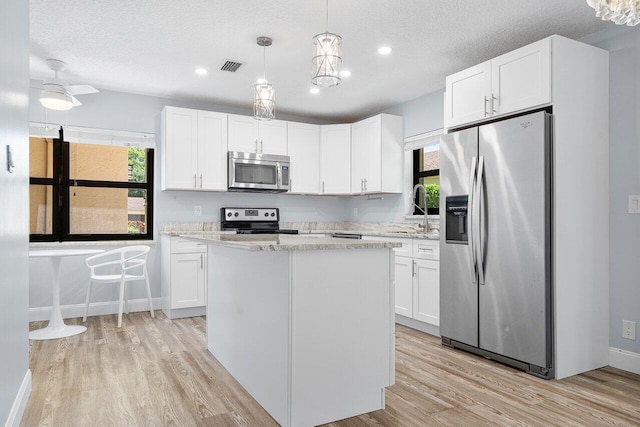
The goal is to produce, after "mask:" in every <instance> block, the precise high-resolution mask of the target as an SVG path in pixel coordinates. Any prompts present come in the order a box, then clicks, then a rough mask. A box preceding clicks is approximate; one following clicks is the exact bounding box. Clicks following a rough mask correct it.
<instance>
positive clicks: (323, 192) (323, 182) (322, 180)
mask: <svg viewBox="0 0 640 427" xmlns="http://www.w3.org/2000/svg"><path fill="white" fill-rule="evenodd" d="M322 193H323V194H324V180H322Z"/></svg>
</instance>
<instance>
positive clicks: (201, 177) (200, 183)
mask: <svg viewBox="0 0 640 427" xmlns="http://www.w3.org/2000/svg"><path fill="white" fill-rule="evenodd" d="M200 188H202V174H200Z"/></svg>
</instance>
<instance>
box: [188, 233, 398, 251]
mask: <svg viewBox="0 0 640 427" xmlns="http://www.w3.org/2000/svg"><path fill="white" fill-rule="evenodd" d="M206 234H208V235H206ZM180 236H181V237H184V238H185V239H189V240H194V241H197V242H203V243H207V244H212V245H217V246H222V247H227V248H233V249H243V250H248V251H264V252H270V251H320V250H340V249H385V248H388V249H393V248H399V247H401V246H402V244H401V243H397V242H377V241H372V240H360V239H335V238H331V237H326V238H322V237H317V238H316V237H314V238H309V237H305V236H295V235H267V236H271V237H264V236H265V235H262V236H263V237H256V236H255V235H253V236H252V235H241V236H239V237H238V240H223V235H222V234H220V233H215V232H213V233H198V234H192V233H189V234H181V235H180ZM273 236H278V237H273ZM251 239H254V240H251Z"/></svg>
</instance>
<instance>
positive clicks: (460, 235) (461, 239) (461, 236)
mask: <svg viewBox="0 0 640 427" xmlns="http://www.w3.org/2000/svg"><path fill="white" fill-rule="evenodd" d="M468 204H469V196H448V197H446V198H445V207H446V219H445V221H446V229H445V240H446V242H447V243H461V244H467V241H468V240H469V235H468V230H467V213H468Z"/></svg>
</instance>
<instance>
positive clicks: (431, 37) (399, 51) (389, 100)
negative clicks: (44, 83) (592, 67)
mask: <svg viewBox="0 0 640 427" xmlns="http://www.w3.org/2000/svg"><path fill="white" fill-rule="evenodd" d="M30 8H31V77H32V78H35V79H44V78H47V77H51V75H52V73H51V72H50V70H48V68H47V66H46V64H45V62H44V60H45V59H46V58H56V59H61V60H63V61H66V62H67V63H68V64H69V68H68V70H66V71H65V72H63V73H62V75H61V77H63V78H64V79H65V80H67V81H69V82H70V83H89V84H92V85H94V86H96V87H98V88H103V89H112V90H119V91H124V92H132V93H139V94H146V95H155V96H162V97H169V98H178V99H187V100H194V101H205V102H211V103H215V104H224V105H229V106H234V107H245V108H248V109H249V108H251V101H252V96H253V93H252V90H253V87H252V85H253V84H254V82H255V80H256V79H257V78H258V77H260V76H261V75H262V48H260V47H258V46H257V45H256V42H255V40H256V37H258V36H262V35H265V36H269V37H271V38H272V39H273V46H271V47H269V48H267V51H266V64H267V66H266V75H267V79H268V80H269V81H270V82H271V83H273V85H274V88H275V89H276V100H277V111H278V112H281V113H289V114H296V115H302V116H308V117H315V118H320V119H329V120H335V121H343V120H344V121H348V120H350V119H355V118H360V117H364V116H367V115H369V114H372V113H376V112H379V111H381V110H383V109H385V108H387V107H389V106H391V105H395V104H398V103H401V102H405V101H408V100H411V99H414V98H417V97H419V96H422V95H425V94H427V93H430V92H433V91H435V90H438V89H441V88H443V87H444V78H445V76H446V75H448V74H451V73H453V72H456V71H459V70H461V69H464V68H466V67H469V66H471V65H474V64H476V63H479V62H482V61H484V60H487V59H490V58H492V57H495V56H497V55H499V54H502V53H504V52H508V51H510V50H512V49H514V48H517V47H520V46H522V45H525V44H527V43H530V42H533V41H536V40H538V39H541V38H544V37H546V36H549V35H552V34H560V35H564V36H567V37H570V38H574V39H577V38H580V37H583V36H585V35H587V34H590V33H594V32H596V31H598V30H601V29H603V28H606V27H607V26H610V25H612V24H610V23H604V22H602V21H600V20H599V19H597V18H595V16H594V11H593V9H591V8H590V7H589V6H588V5H587V4H586V2H585V0H560V1H559V0H536V1H531V0H473V1H469V0H466V1H465V0H446V1H442V0H437V1H436V0H341V1H339V2H338V1H335V0H332V1H330V2H329V30H330V31H331V32H335V33H338V34H340V35H341V36H342V37H343V39H344V64H343V68H345V69H348V70H350V71H351V72H352V73H353V74H352V76H351V77H349V78H346V79H343V83H342V84H341V85H339V86H337V87H332V88H323V89H321V92H320V93H319V94H318V95H311V94H310V93H309V89H310V88H311V87H312V84H311V78H310V77H311V53H312V42H311V38H312V37H313V36H314V35H315V34H316V33H320V32H323V31H324V30H325V10H326V9H325V2H324V1H322V0H271V1H264V0H260V1H258V0H227V1H222V0H188V1H178V0H134V1H131V0H126V1H123V0H110V1H97V0H92V1H86V0H30ZM383 44H384V45H388V46H391V47H392V48H393V52H392V53H391V54H390V55H388V56H380V55H378V54H377V48H378V47H379V46H381V45H383ZM225 59H234V60H238V61H241V62H245V63H246V65H245V66H244V67H243V68H242V69H241V70H240V71H239V72H237V73H235V74H231V73H226V72H222V71H218V68H219V67H220V66H221V65H222V63H223V61H224V60H225ZM197 66H202V67H206V68H208V69H209V74H208V75H207V76H205V77H200V76H197V75H195V73H194V69H195V67H197ZM85 96H91V95H85ZM79 98H80V100H82V97H79Z"/></svg>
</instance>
